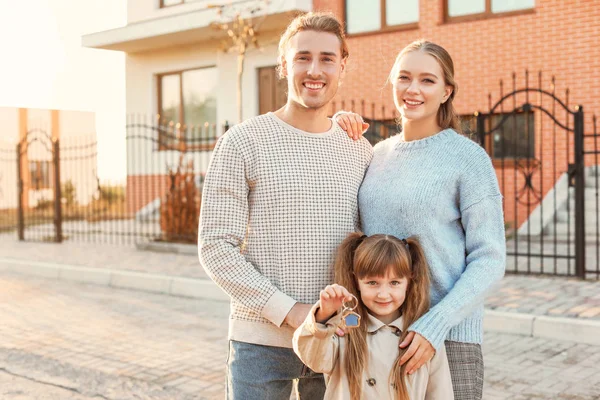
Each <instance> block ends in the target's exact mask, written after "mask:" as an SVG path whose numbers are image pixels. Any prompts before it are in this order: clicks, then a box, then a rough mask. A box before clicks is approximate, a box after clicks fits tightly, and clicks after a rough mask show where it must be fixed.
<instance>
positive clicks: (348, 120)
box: [335, 112, 369, 140]
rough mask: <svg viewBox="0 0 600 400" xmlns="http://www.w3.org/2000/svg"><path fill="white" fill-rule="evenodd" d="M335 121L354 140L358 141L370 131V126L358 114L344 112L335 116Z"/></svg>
mask: <svg viewBox="0 0 600 400" xmlns="http://www.w3.org/2000/svg"><path fill="white" fill-rule="evenodd" d="M335 120H336V122H337V123H338V124H339V125H340V128H342V129H343V130H345V131H346V133H347V134H348V136H349V137H350V138H351V139H353V140H358V139H359V138H360V137H361V136H362V134H363V133H364V132H365V131H366V130H367V129H369V124H367V123H366V122H365V121H364V120H363V119H362V117H361V116H360V115H358V114H356V113H351V112H348V113H347V112H342V113H339V114H337V115H336V116H335Z"/></svg>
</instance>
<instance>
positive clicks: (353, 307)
mask: <svg viewBox="0 0 600 400" xmlns="http://www.w3.org/2000/svg"><path fill="white" fill-rule="evenodd" d="M350 296H352V300H349V301H345V302H343V303H342V307H343V311H354V310H356V307H358V299H357V298H356V296H354V295H353V294H352V293H350ZM350 302H352V303H353V304H354V305H353V306H352V307H350V306H348V305H347V304H348V303H350Z"/></svg>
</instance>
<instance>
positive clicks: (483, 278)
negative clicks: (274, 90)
mask: <svg viewBox="0 0 600 400" xmlns="http://www.w3.org/2000/svg"><path fill="white" fill-rule="evenodd" d="M473 79H476V77H473ZM389 80H390V82H391V83H392V95H393V98H394V103H395V105H396V108H397V110H398V112H399V113H400V116H401V121H400V123H401V127H402V132H401V133H400V134H399V135H396V136H393V137H391V138H389V139H387V140H384V141H382V142H380V143H378V144H377V146H375V148H374V154H373V159H372V160H371V164H370V166H369V169H368V171H367V174H366V175H365V178H364V180H363V183H362V185H361V187H360V191H359V209H360V219H361V223H362V227H363V229H364V230H365V232H366V233H367V234H369V235H373V234H375V233H385V234H390V235H395V236H398V237H403V236H405V235H406V234H407V233H410V234H411V235H417V236H418V237H419V238H420V239H421V244H422V245H423V249H424V251H425V254H426V256H427V261H428V264H429V268H430V272H431V282H432V285H431V289H432V290H431V305H432V307H431V309H430V310H429V311H428V312H427V313H426V314H425V315H423V316H422V317H421V318H419V319H418V320H417V321H416V322H415V323H414V324H412V325H411V326H410V328H409V329H408V331H409V334H408V335H407V337H406V339H405V340H403V342H402V343H401V344H400V346H401V347H402V348H407V351H406V353H405V354H404V356H403V358H402V359H401V363H402V364H404V363H406V365H407V367H406V368H407V370H408V372H409V373H411V372H414V371H416V370H418V368H419V367H420V366H421V365H423V363H425V362H427V360H429V359H430V358H431V357H432V355H433V354H434V352H435V351H436V350H437V351H438V353H439V352H440V350H441V349H442V348H444V347H445V348H446V351H447V354H448V363H449V365H450V374H451V375H452V386H453V387H454V397H455V398H456V399H457V400H480V399H481V398H482V391H483V372H484V366H483V356H482V353H481V343H482V340H483V323H482V320H483V300H484V297H485V294H486V293H487V291H488V290H489V289H490V288H491V287H492V285H493V284H494V283H495V282H497V281H498V280H500V279H501V278H502V276H503V275H504V269H505V262H506V241H505V237H504V217H503V212H502V195H501V193H500V189H499V186H498V179H497V178H496V172H495V170H494V166H493V165H492V162H491V160H490V157H489V156H488V154H487V153H486V151H485V149H484V148H483V147H481V146H480V145H478V144H477V143H475V142H473V141H472V140H470V139H469V138H466V137H464V136H461V135H460V134H458V132H459V131H460V127H459V122H458V118H457V115H456V111H455V109H454V105H453V103H454V98H455V95H456V93H457V90H458V86H457V83H456V81H455V79H454V64H453V62H452V58H451V57H450V54H448V52H447V51H446V50H445V49H444V48H443V47H441V46H439V45H437V44H435V43H432V42H428V41H423V40H419V41H416V42H413V43H411V44H409V45H408V46H406V47H405V48H404V49H403V50H402V51H401V52H400V53H399V54H398V57H397V58H396V62H395V63H394V66H393V67H392V71H391V72H390V76H389ZM354 118H358V121H360V120H361V119H360V116H358V117H357V116H356V115H353V114H343V115H342V116H341V117H340V118H339V119H338V122H340V125H342V128H348V134H349V135H350V136H355V135H359V134H360V132H355V131H353V130H352V126H353V124H352V122H353V121H356V119H354ZM356 137H357V136H356Z"/></svg>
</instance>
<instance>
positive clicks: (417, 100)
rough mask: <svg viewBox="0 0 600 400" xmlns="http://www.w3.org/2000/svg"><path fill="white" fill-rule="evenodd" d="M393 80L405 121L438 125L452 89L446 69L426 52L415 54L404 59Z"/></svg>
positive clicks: (415, 52)
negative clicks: (448, 82)
mask: <svg viewBox="0 0 600 400" xmlns="http://www.w3.org/2000/svg"><path fill="white" fill-rule="evenodd" d="M397 71H398V72H397V73H396V74H395V76H394V77H393V81H392V83H393V88H394V103H395V104H396V108H397V109H398V112H400V115H402V119H403V120H413V121H423V122H425V121H429V120H432V121H431V122H434V123H435V125H436V126H437V113H438V109H439V108H440V105H441V104H442V103H443V102H445V101H446V100H447V99H448V97H449V96H450V94H451V93H452V88H451V87H450V86H447V85H446V82H445V81H444V74H443V71H442V67H441V66H440V64H439V63H438V62H437V60H436V59H435V58H434V57H433V56H430V55H429V54H427V53H425V52H423V51H411V52H409V53H406V54H405V55H404V56H402V58H401V59H400V62H399V65H398V67H397Z"/></svg>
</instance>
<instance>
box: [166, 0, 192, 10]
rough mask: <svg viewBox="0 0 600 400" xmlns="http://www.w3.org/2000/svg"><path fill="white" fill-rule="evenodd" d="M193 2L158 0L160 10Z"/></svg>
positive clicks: (189, 0)
mask: <svg viewBox="0 0 600 400" xmlns="http://www.w3.org/2000/svg"><path fill="white" fill-rule="evenodd" d="M192 1H194V0H160V8H163V7H169V6H176V5H179V4H183V3H190V2H192Z"/></svg>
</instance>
